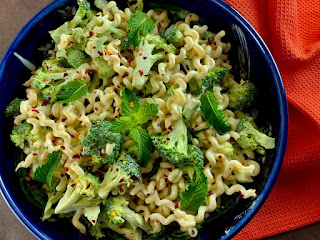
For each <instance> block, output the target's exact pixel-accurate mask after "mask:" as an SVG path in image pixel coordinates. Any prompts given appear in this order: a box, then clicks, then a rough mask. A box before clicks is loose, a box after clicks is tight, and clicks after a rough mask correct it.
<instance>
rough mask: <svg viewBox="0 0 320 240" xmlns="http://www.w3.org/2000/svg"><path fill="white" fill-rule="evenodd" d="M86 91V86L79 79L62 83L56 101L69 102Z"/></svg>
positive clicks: (80, 96) (78, 97)
mask: <svg viewBox="0 0 320 240" xmlns="http://www.w3.org/2000/svg"><path fill="white" fill-rule="evenodd" d="M87 92H88V86H87V84H85V83H84V82H83V81H81V80H76V81H71V82H68V83H67V84H65V85H63V86H62V87H61V88H60V89H59V91H58V93H57V95H56V98H57V102H59V103H70V102H74V101H76V100H78V99H80V98H82V97H83V96H84V95H86V94H87Z"/></svg>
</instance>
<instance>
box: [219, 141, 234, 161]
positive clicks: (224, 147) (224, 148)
mask: <svg viewBox="0 0 320 240" xmlns="http://www.w3.org/2000/svg"><path fill="white" fill-rule="evenodd" d="M217 152H219V153H222V154H224V155H225V156H227V157H228V158H232V156H233V153H234V148H233V145H232V144H231V143H230V142H224V143H222V144H220V145H219V148H218V150H217Z"/></svg>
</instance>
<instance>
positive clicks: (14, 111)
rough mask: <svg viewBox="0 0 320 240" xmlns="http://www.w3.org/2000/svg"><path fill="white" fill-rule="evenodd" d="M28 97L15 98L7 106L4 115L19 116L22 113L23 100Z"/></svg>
mask: <svg viewBox="0 0 320 240" xmlns="http://www.w3.org/2000/svg"><path fill="white" fill-rule="evenodd" d="M25 100H26V99H21V98H15V99H14V100H13V101H12V102H11V103H9V105H8V106H7V108H6V110H5V111H4V115H5V116H6V117H10V116H17V115H19V114H20V105H21V102H22V101H25Z"/></svg>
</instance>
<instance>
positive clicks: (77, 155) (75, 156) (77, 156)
mask: <svg viewBox="0 0 320 240" xmlns="http://www.w3.org/2000/svg"><path fill="white" fill-rule="evenodd" d="M72 158H81V156H80V154H76V155H73V157H72Z"/></svg>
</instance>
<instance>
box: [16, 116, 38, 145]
mask: <svg viewBox="0 0 320 240" xmlns="http://www.w3.org/2000/svg"><path fill="white" fill-rule="evenodd" d="M32 129H33V126H32V124H30V123H27V122H22V123H20V124H19V125H18V126H16V127H14V128H13V130H12V133H11V134H10V139H11V141H12V142H13V143H14V144H15V145H16V146H17V147H20V148H24V144H25V142H27V143H29V144H30V145H32V144H33V143H34V142H35V141H37V140H39V136H38V135H33V134H31V131H32Z"/></svg>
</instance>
